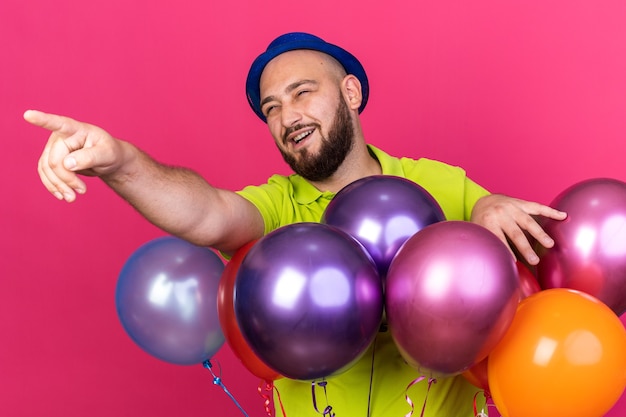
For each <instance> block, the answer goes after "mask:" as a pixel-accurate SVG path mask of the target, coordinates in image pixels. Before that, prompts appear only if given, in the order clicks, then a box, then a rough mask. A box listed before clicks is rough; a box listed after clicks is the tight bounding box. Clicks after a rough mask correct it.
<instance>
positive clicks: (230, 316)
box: [217, 240, 280, 382]
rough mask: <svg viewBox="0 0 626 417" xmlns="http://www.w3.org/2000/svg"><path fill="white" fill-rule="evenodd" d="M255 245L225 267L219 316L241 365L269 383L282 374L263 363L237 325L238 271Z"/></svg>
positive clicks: (245, 247) (218, 298) (240, 250)
mask: <svg viewBox="0 0 626 417" xmlns="http://www.w3.org/2000/svg"><path fill="white" fill-rule="evenodd" d="M255 243H256V240H255V241H252V242H249V243H247V244H246V245H244V246H242V247H241V248H240V249H239V250H238V251H237V252H235V255H233V257H232V258H231V260H230V261H229V262H228V263H227V264H226V266H225V267H224V271H223V272H222V277H221V279H220V282H219V286H218V288H217V315H218V318H219V320H220V326H221V327H222V332H223V333H224V338H225V339H226V342H227V343H228V346H230V348H231V350H232V351H233V353H234V354H235V356H237V357H238V358H239V360H240V361H241V363H242V364H243V365H244V366H245V367H246V369H248V371H250V372H251V373H252V374H253V375H255V376H258V377H259V378H261V379H263V380H265V381H268V382H269V381H274V380H276V379H278V378H280V374H278V373H277V372H276V371H274V370H273V369H271V368H270V367H269V366H267V365H266V364H265V363H264V362H263V361H261V359H259V358H258V356H257V355H256V354H255V353H254V352H253V351H252V349H251V348H250V345H248V343H247V342H246V340H245V338H244V337H243V334H242V333H241V329H239V324H238V323H237V317H236V316H235V305H234V297H233V296H234V289H235V279H236V278H237V270H238V269H239V266H240V265H241V262H242V261H243V258H244V257H245V256H246V254H247V253H248V251H249V250H250V248H252V246H254V244H255Z"/></svg>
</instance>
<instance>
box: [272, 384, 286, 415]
mask: <svg viewBox="0 0 626 417" xmlns="http://www.w3.org/2000/svg"><path fill="white" fill-rule="evenodd" d="M274 391H276V397H277V398H278V404H279V405H280V411H282V413H283V417H287V413H285V408H284V407H283V400H282V399H281V398H280V392H279V391H278V388H276V385H274ZM274 408H276V407H274Z"/></svg>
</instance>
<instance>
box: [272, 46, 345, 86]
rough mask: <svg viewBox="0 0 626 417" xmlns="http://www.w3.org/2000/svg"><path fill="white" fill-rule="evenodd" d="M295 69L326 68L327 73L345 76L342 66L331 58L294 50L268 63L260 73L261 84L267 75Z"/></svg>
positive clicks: (318, 53)
mask: <svg viewBox="0 0 626 417" xmlns="http://www.w3.org/2000/svg"><path fill="white" fill-rule="evenodd" d="M316 64H319V65H316ZM296 67H301V68H302V70H306V69H311V70H315V69H318V68H327V69H328V70H329V71H338V72H339V73H341V72H343V73H344V74H345V69H344V68H343V66H342V65H341V64H340V63H339V62H338V61H337V60H336V59H335V58H333V57H332V56H330V55H328V54H325V53H323V52H319V51H313V50H310V49H296V50H293V51H287V52H284V53H282V54H280V55H278V56H276V57H274V58H273V59H272V60H271V61H270V62H268V63H267V65H266V66H265V68H264V69H263V72H262V73H261V84H262V83H263V78H264V77H266V76H267V74H270V73H272V72H274V71H281V70H284V71H289V70H291V69H295V68H296Z"/></svg>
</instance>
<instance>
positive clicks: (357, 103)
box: [341, 74, 363, 110]
mask: <svg viewBox="0 0 626 417" xmlns="http://www.w3.org/2000/svg"><path fill="white" fill-rule="evenodd" d="M341 92H342V93H343V96H344V99H345V100H346V103H348V107H349V108H350V109H351V110H358V109H359V107H361V101H362V100H363V95H362V94H361V82H360V81H359V79H358V78H357V77H355V76H354V75H352V74H348V75H346V76H345V77H344V78H343V81H342V82H341Z"/></svg>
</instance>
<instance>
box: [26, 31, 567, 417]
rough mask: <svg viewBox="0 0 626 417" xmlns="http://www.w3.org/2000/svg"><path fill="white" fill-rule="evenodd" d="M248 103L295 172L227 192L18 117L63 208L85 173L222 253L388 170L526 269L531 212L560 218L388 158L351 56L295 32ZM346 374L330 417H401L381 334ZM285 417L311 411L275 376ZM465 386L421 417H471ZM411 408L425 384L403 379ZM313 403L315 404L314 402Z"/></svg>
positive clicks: (100, 140) (69, 127)
mask: <svg viewBox="0 0 626 417" xmlns="http://www.w3.org/2000/svg"><path fill="white" fill-rule="evenodd" d="M246 90H247V95H248V101H249V103H250V106H251V107H252V109H253V110H254V112H255V113H256V114H257V115H258V116H259V118H261V119H262V120H263V121H265V122H266V123H267V125H268V127H269V130H270V133H271V135H272V137H273V138H274V141H275V143H276V146H277V147H278V150H279V151H280V152H281V154H282V155H283V158H284V159H285V161H286V162H287V163H288V164H289V165H290V167H291V168H292V169H293V171H294V172H295V174H294V175H291V176H279V175H274V176H272V177H271V178H270V179H269V180H268V182H267V183H266V184H263V185H261V186H250V187H246V188H245V189H243V190H241V191H239V192H233V191H228V190H224V189H219V188H216V187H213V186H211V185H209V184H208V183H207V182H206V181H205V180H204V179H203V178H201V177H200V176H199V175H198V174H196V173H195V172H193V171H191V170H188V169H183V168H174V167H170V166H166V165H163V164H161V163H159V162H157V161H155V160H153V159H151V158H150V157H148V156H147V155H146V154H144V153H143V152H142V151H141V150H139V149H138V148H136V147H135V146H133V145H132V144H130V143H129V142H126V141H122V140H119V139H115V138H113V137H112V136H111V135H109V134H108V133H107V132H105V131H104V130H102V129H100V128H99V127H96V126H93V125H89V124H86V123H82V122H78V121H75V120H72V119H69V118H66V117H62V116H57V115H51V114H45V113H41V112H37V111H27V112H26V113H25V115H24V117H25V119H26V120H27V121H28V122H30V123H32V124H35V125H37V126H41V127H43V128H46V129H48V130H50V131H51V132H52V133H51V135H50V138H49V140H48V142H47V144H46V146H45V149H44V151H43V153H42V156H41V158H40V160H39V167H38V168H39V174H40V177H41V180H42V182H43V184H44V185H45V186H46V188H47V189H48V190H49V191H50V192H51V193H53V194H54V195H55V196H56V197H57V198H58V199H64V200H66V201H68V202H71V201H73V200H74V199H75V198H76V194H83V193H84V192H85V191H86V188H85V183H84V182H83V181H82V180H81V179H80V177H79V175H78V174H83V175H95V176H98V177H100V178H101V179H102V180H103V181H104V182H105V183H106V184H108V185H109V186H110V187H111V188H112V189H114V190H115V191H116V192H117V193H118V194H119V195H120V196H121V197H122V198H124V199H126V200H127V201H129V202H130V203H131V204H132V205H133V206H134V207H135V208H136V209H137V210H138V211H139V212H141V213H142V214H143V215H144V216H145V217H146V218H147V219H148V220H149V221H151V222H152V223H154V224H155V225H157V226H159V227H160V228H162V229H163V230H165V231H167V232H169V233H171V234H173V235H176V236H179V237H181V238H183V239H186V240H189V241H191V242H193V243H195V244H198V245H203V246H210V247H213V248H216V249H218V250H220V251H223V252H225V253H233V252H234V251H236V250H237V249H238V248H239V247H241V246H242V245H244V244H245V243H247V242H249V241H251V240H254V239H258V238H260V237H261V236H263V235H264V234H266V233H268V232H270V231H271V230H274V229H276V228H278V227H280V226H283V225H286V224H290V223H294V222H300V221H320V218H321V215H322V213H323V211H324V209H325V207H326V205H327V204H328V202H329V201H330V200H331V199H332V197H333V196H334V194H335V193H336V192H338V191H339V190H340V189H341V188H343V187H344V186H346V185H348V184H349V183H351V182H353V181H355V180H357V179H359V178H363V177H366V176H370V175H377V174H390V175H397V176H402V177H406V178H409V179H411V180H413V181H415V182H416V183H418V184H420V185H421V186H423V187H424V188H425V189H426V190H427V191H429V192H430V193H431V194H432V195H433V197H435V199H436V200H437V201H438V202H439V204H440V205H441V207H442V209H443V211H444V214H445V215H446V218H447V219H448V220H470V221H473V222H475V223H478V224H480V225H482V226H484V227H486V228H487V229H489V230H491V231H492V232H493V233H495V234H496V235H497V236H498V237H499V238H500V239H501V240H502V241H503V242H504V243H505V244H508V243H507V239H508V241H510V242H511V244H512V245H513V246H514V247H515V248H516V250H517V251H518V253H519V254H521V256H523V257H524V258H525V259H526V261H527V262H529V263H530V264H536V263H537V262H538V258H537V255H536V254H535V253H534V251H533V249H532V247H531V244H530V243H529V241H528V239H527V237H526V235H525V233H528V234H530V235H531V236H532V237H533V238H534V239H537V240H538V241H539V242H541V243H542V244H543V245H545V246H547V247H550V246H552V245H553V241H552V239H551V238H550V237H549V236H548V235H547V234H546V233H545V232H544V231H543V230H542V229H541V227H540V226H539V225H538V224H537V222H536V221H535V220H534V219H533V217H532V216H535V215H538V216H546V217H549V218H552V219H558V220H560V219H563V218H565V216H566V214H565V213H562V212H559V211H557V210H554V209H552V208H550V207H547V206H544V205H541V204H538V203H535V202H529V201H523V200H519V199H515V198H511V197H507V196H503V195H493V194H489V193H488V192H487V191H486V190H485V189H484V188H482V187H480V186H479V185H477V184H476V183H474V182H473V181H471V180H470V179H469V178H467V177H466V175H465V172H464V171H463V170H462V169H460V168H457V167H452V166H449V165H446V164H443V163H440V162H436V161H431V160H426V159H420V160H413V159H408V158H395V157H391V156H389V155H387V154H386V153H385V152H383V151H382V150H380V149H377V148H375V147H373V146H370V145H367V143H366V141H365V137H364V134H363V131H362V129H361V124H360V120H359V113H360V112H361V111H362V110H363V109H364V107H365V105H366V104H367V99H368V93H369V84H368V80H367V76H366V73H365V70H364V69H363V67H362V66H361V64H360V63H359V61H358V60H357V59H356V58H355V57H354V56H353V55H352V54H350V53H349V52H347V51H345V50H343V49H342V48H340V47H338V46H335V45H332V44H329V43H327V42H325V41H323V40H322V39H320V38H318V37H316V36H313V35H309V34H306V33H289V34H285V35H282V36H280V37H278V38H277V39H275V40H274V41H273V42H272V43H271V44H270V45H269V47H268V49H267V50H266V51H265V52H264V53H263V54H261V55H260V56H259V57H258V58H257V59H256V60H255V61H254V62H253V64H252V67H251V68H250V72H249V74H248V79H247V83H246ZM375 345H376V350H375V355H373V354H372V353H374V352H373V350H372V349H371V350H370V352H368V353H367V354H366V355H364V356H363V358H362V359H361V360H360V361H358V363H357V364H356V365H354V366H353V367H352V368H351V369H350V370H348V371H347V372H345V373H344V374H341V375H338V376H335V377H333V378H332V379H331V380H330V382H329V385H328V395H329V402H330V404H331V405H332V406H333V411H334V412H336V413H337V415H340V416H366V415H367V413H368V410H369V412H370V415H371V416H392V415H404V414H406V413H407V411H409V409H408V405H407V403H406V401H405V398H404V395H405V390H406V388H407V386H408V384H410V383H411V382H412V381H413V380H414V379H415V378H417V377H419V375H418V373H417V371H415V370H414V369H412V368H411V367H409V366H408V365H407V364H406V363H404V361H403V360H402V358H401V357H400V355H399V353H398V351H397V350H396V349H395V346H394V345H393V342H392V340H391V339H390V337H389V335H388V334H387V333H381V334H380V335H379V337H378V338H377V340H376V342H375ZM277 386H278V389H279V390H280V393H281V396H282V400H283V403H284V406H285V410H286V412H287V414H288V415H289V417H298V416H314V415H317V413H316V411H315V410H314V408H313V405H312V398H311V384H310V382H307V381H289V380H285V379H283V380H280V381H277ZM475 392H476V388H473V387H471V386H469V384H468V383H467V382H465V380H464V379H463V378H462V377H456V378H448V379H443V380H441V381H438V382H437V383H436V384H434V385H433V386H432V389H431V391H430V393H429V397H428V404H427V406H426V414H425V415H426V416H471V415H472V407H471V402H472V397H473V395H474V393H475ZM410 395H411V397H413V398H414V399H415V400H416V402H419V401H420V400H421V399H423V398H424V397H425V395H426V384H425V383H423V384H415V385H414V387H413V388H411V394H410ZM322 408H323V407H322Z"/></svg>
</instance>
